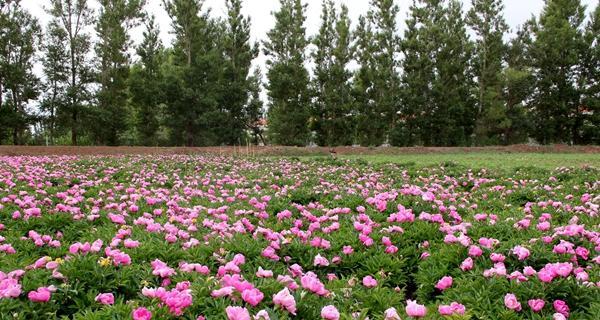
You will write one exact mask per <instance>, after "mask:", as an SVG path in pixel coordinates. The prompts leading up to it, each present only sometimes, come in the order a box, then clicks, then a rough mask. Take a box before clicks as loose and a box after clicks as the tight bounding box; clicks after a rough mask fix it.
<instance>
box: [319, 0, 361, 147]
mask: <svg viewBox="0 0 600 320" xmlns="http://www.w3.org/2000/svg"><path fill="white" fill-rule="evenodd" d="M321 19H322V22H321V28H320V30H319V34H318V35H317V36H316V37H315V39H314V41H313V42H314V44H315V46H316V47H317V50H316V51H315V52H313V55H312V56H313V59H314V62H315V66H316V67H315V80H314V83H313V87H314V92H315V94H316V97H315V99H314V107H313V110H314V112H313V115H314V122H313V126H314V128H315V131H316V133H317V137H316V141H317V143H318V144H319V145H328V146H337V145H351V144H352V142H353V139H352V134H350V133H352V132H353V122H352V118H351V112H352V107H353V102H352V92H351V90H352V87H351V83H350V81H351V77H352V73H351V72H350V71H348V69H347V66H348V64H349V63H350V61H351V60H352V51H351V49H350V42H351V33H350V18H349V17H348V8H347V7H346V6H342V7H341V12H340V13H339V15H338V13H337V12H336V8H335V4H334V2H333V1H332V0H328V1H325V2H323V10H322V14H321Z"/></svg>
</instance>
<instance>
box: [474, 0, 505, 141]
mask: <svg viewBox="0 0 600 320" xmlns="http://www.w3.org/2000/svg"><path fill="white" fill-rule="evenodd" d="M471 3H472V8H471V10H469V12H468V14H467V22H468V24H469V26H470V27H471V29H472V30H473V31H474V33H475V35H476V42H475V56H474V57H473V58H474V59H473V62H474V69H475V70H474V71H475V75H476V76H477V82H478V85H477V90H476V91H477V100H478V101H477V107H478V108H477V128H476V135H477V143H480V144H498V143H499V142H501V140H502V137H501V135H502V134H503V133H504V129H505V128H506V127H509V126H510V121H509V119H508V118H507V116H506V109H505V106H504V104H503V103H502V99H501V95H502V71H503V65H502V63H503V60H504V56H505V53H506V45H505V43H504V40H503V37H504V36H505V34H506V32H507V31H508V25H507V24H506V21H505V20H504V17H503V16H502V11H503V10H504V4H503V1H502V0H472V1H471Z"/></svg>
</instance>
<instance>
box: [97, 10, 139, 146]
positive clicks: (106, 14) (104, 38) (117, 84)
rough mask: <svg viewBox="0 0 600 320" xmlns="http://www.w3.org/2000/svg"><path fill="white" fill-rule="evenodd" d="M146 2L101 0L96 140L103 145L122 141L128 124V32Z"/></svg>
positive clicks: (136, 21) (129, 43) (135, 23)
mask: <svg viewBox="0 0 600 320" xmlns="http://www.w3.org/2000/svg"><path fill="white" fill-rule="evenodd" d="M144 4H145V1H144V0H100V17H99V19H98V22H97V25H96V32H97V34H98V38H99V41H98V43H97V45H96V54H97V56H98V60H99V83H100V91H99V92H98V108H97V110H95V111H96V112H95V113H96V117H95V119H94V122H93V123H94V126H93V127H94V135H95V138H96V141H97V142H99V143H101V144H108V145H117V144H119V139H120V135H121V133H123V132H124V131H126V129H127V127H128V125H129V123H128V120H129V119H130V112H129V110H128V109H127V99H128V93H127V79H128V77H129V65H130V62H131V61H130V57H129V54H128V50H129V48H130V46H131V40H130V36H129V34H128V33H129V30H130V29H131V28H133V27H135V26H137V25H138V23H139V21H140V19H141V18H142V17H143V11H142V8H143V6H144Z"/></svg>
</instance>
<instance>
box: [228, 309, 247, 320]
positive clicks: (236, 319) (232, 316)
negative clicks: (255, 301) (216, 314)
mask: <svg viewBox="0 0 600 320" xmlns="http://www.w3.org/2000/svg"><path fill="white" fill-rule="evenodd" d="M225 313H227V319H229V320H251V319H250V313H249V312H248V309H246V308H242V307H232V306H229V307H227V308H225Z"/></svg>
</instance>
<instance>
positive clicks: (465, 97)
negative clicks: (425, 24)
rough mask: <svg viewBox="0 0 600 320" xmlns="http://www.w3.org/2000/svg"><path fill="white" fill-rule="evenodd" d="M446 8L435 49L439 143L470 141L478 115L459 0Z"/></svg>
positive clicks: (436, 134)
mask: <svg viewBox="0 0 600 320" xmlns="http://www.w3.org/2000/svg"><path fill="white" fill-rule="evenodd" d="M444 12H445V15H444V19H442V25H441V28H442V39H441V42H439V44H438V45H439V48H437V49H436V50H435V51H434V52H437V54H436V56H435V60H434V61H435V64H436V74H437V76H436V77H435V79H434V81H433V83H432V94H433V96H434V100H435V105H436V110H435V112H434V117H433V118H432V127H431V129H432V130H433V131H432V134H433V140H432V142H433V144H434V145H438V146H464V145H470V143H471V135H472V134H473V131H474V128H475V119H476V112H475V110H476V107H475V101H474V99H473V96H472V89H473V87H474V83H473V80H472V79H473V74H472V70H471V65H470V61H471V57H472V52H473V45H472V43H471V41H470V40H469V36H468V35H467V30H466V22H465V19H464V17H463V12H462V5H461V4H460V2H459V1H458V0H449V1H448V4H447V6H446V7H445V9H444Z"/></svg>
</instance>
